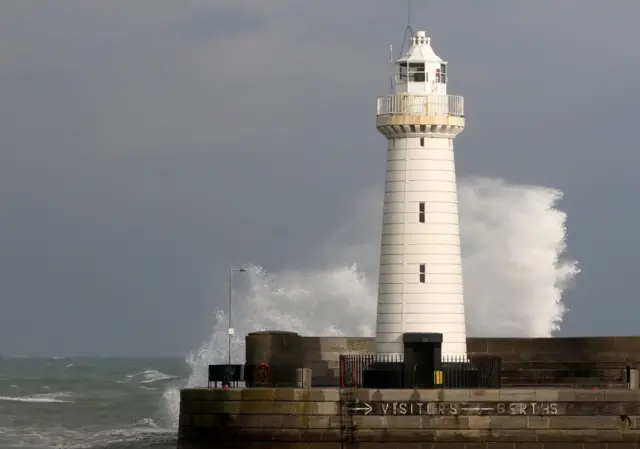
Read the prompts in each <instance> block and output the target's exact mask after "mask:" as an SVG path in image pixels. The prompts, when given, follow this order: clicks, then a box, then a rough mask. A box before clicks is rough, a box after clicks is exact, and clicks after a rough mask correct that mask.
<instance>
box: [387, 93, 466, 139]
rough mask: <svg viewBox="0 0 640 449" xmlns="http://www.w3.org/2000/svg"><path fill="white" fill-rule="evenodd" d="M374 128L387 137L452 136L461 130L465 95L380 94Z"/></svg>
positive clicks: (462, 127)
mask: <svg viewBox="0 0 640 449" xmlns="http://www.w3.org/2000/svg"><path fill="white" fill-rule="evenodd" d="M376 127H377V128H378V131H380V132H381V133H382V134H383V135H385V136H386V137H387V138H398V137H409V136H426V137H447V138H452V137H455V136H456V135H457V134H458V133H460V131H462V130H463V129H464V98H463V97H461V96H459V95H442V94H410V93H401V94H395V95H386V96H384V97H379V98H378V103H377V115H376Z"/></svg>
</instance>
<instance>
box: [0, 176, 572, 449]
mask: <svg viewBox="0 0 640 449" xmlns="http://www.w3.org/2000/svg"><path fill="white" fill-rule="evenodd" d="M458 196H459V201H460V228H461V238H462V256H463V262H462V263H463V270H464V288H465V309H466V315H467V333H468V335H469V336H486V337H492V336H502V337H507V336H510V337H549V336H551V335H553V333H554V332H555V331H557V330H558V329H559V327H560V326H561V324H562V318H563V316H564V314H565V313H566V312H567V310H566V307H565V305H564V303H563V301H562V296H563V293H564V292H565V291H566V289H567V288H570V287H571V285H572V284H573V282H574V280H575V278H576V276H577V275H578V274H579V273H580V269H579V267H578V262H577V261H576V260H573V259H571V258H570V257H568V256H567V254H566V241H565V238H566V227H565V223H566V218H567V217H566V214H565V213H564V212H563V211H562V210H560V209H559V207H558V206H559V202H560V200H561V198H562V192H560V191H558V190H555V189H550V188H546V187H541V186H532V185H519V184H510V183H507V182H505V181H503V180H499V179H486V178H467V179H462V180H461V182H460V185H459V193H458ZM380 198H381V192H380V191H379V189H372V190H371V191H369V192H367V193H366V194H365V195H363V197H362V198H361V199H360V200H359V201H358V203H357V204H355V205H354V207H353V209H352V215H351V216H349V217H348V218H347V220H346V222H345V223H344V224H343V226H341V227H339V228H338V229H337V230H335V232H333V233H332V234H331V235H330V236H329V238H327V240H326V241H324V242H322V243H321V245H320V246H319V247H317V248H309V251H310V253H311V254H313V262H314V263H313V265H314V266H315V267H316V268H308V269H306V270H289V271H283V272H277V273H270V272H268V271H266V270H265V269H263V268H262V267H260V266H257V265H246V266H245V268H247V271H246V273H242V274H238V277H237V278H236V283H235V284H234V289H235V295H234V306H233V307H234V317H235V323H236V324H235V328H236V335H235V336H234V337H233V340H232V347H233V353H232V359H233V360H234V363H241V362H242V361H243V360H244V347H243V344H244V336H245V335H246V334H247V333H249V332H253V331H259V330H266V329H278V330H290V331H294V332H299V333H300V334H302V335H317V336H330V335H333V336H340V335H350V336H372V335H373V332H374V329H375V315H376V290H377V285H376V280H377V264H378V260H379V251H380V248H379V244H380V227H381V220H380V217H381V213H382V210H381V204H380ZM227 288H228V286H227V285H220V286H217V287H216V289H217V290H216V291H212V292H211V296H212V297H226V291H227ZM210 330H211V335H210V337H209V338H208V339H206V340H205V341H203V342H202V343H201V344H199V345H198V344H194V350H193V351H192V352H191V353H190V354H189V355H187V357H186V358H120V359H115V358H112V359H109V358H49V359H33V358H17V357H13V358H12V357H5V358H0V449H10V448H17V447H19V448H25V449H26V448H34V449H35V448H47V449H55V448H60V449H80V448H83V449H93V448H96V449H97V448H111V449H117V448H129V449H137V448H156V449H169V448H171V449H174V448H175V447H176V436H177V425H178V415H179V393H180V388H183V387H203V386H205V385H206V381H207V379H206V376H207V365H208V364H212V363H225V362H226V360H227V355H228V354H227V338H228V336H227V318H226V316H225V310H215V311H214V310H212V315H211V324H210Z"/></svg>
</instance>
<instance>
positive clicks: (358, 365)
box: [340, 354, 404, 388]
mask: <svg viewBox="0 0 640 449" xmlns="http://www.w3.org/2000/svg"><path fill="white" fill-rule="evenodd" d="M403 363H404V360H403V357H402V356H401V355H395V354H349V355H341V356H340V386H341V387H342V388H361V387H362V386H363V385H364V383H365V373H367V372H368V371H370V370H371V369H372V368H373V367H375V366H376V365H386V366H389V367H394V366H395V367H396V369H397V368H398V367H401V366H402V365H403ZM389 371H391V372H392V373H393V372H394V370H393V369H390V370H389ZM389 376H393V374H390V375H389ZM396 376H397V374H396ZM391 383H394V382H393V381H392V382H391ZM390 388H393V387H390Z"/></svg>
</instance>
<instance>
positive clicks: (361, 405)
mask: <svg viewBox="0 0 640 449" xmlns="http://www.w3.org/2000/svg"><path fill="white" fill-rule="evenodd" d="M349 411H350V412H351V413H352V414H354V415H368V414H369V413H371V412H372V411H373V407H372V406H371V404H369V403H367V402H356V404H355V407H352V408H350V409H349ZM358 412H360V413H358Z"/></svg>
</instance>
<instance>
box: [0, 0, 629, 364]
mask: <svg viewBox="0 0 640 449" xmlns="http://www.w3.org/2000/svg"><path fill="white" fill-rule="evenodd" d="M432 3H433V5H432ZM413 9H414V14H413V18H412V22H413V25H414V28H426V29H427V30H428V33H429V35H431V36H432V38H433V43H434V47H435V49H436V52H437V53H438V54H439V55H441V56H442V57H443V58H444V59H446V60H448V61H449V62H450V64H451V65H450V70H451V73H450V76H451V86H450V87H451V89H452V91H454V93H460V94H462V95H464V96H465V103H466V105H467V116H468V128H467V129H466V130H465V132H464V133H462V135H461V136H460V137H459V139H458V141H457V146H458V150H457V151H458V153H457V154H458V156H457V157H458V166H459V168H460V171H461V173H462V175H468V174H474V175H490V176H502V177H506V178H507V179H509V180H512V181H517V182H526V183H535V184H542V185H549V186H553V187H558V188H560V189H562V190H563V191H565V193H566V196H565V201H564V202H563V204H562V207H563V209H565V210H566V211H567V212H568V213H569V222H568V227H569V238H570V240H569V244H570V249H571V251H572V253H573V255H575V256H576V257H577V258H578V259H579V260H580V261H581V264H582V267H583V269H584V274H583V275H582V276H581V277H580V279H579V282H578V285H577V287H576V289H575V290H574V291H572V292H571V294H570V296H569V306H570V308H571V314H570V315H568V317H567V320H566V325H565V327H564V332H566V333H568V334H576V333H578V334H580V333H582V334H585V333H591V332H600V333H634V332H635V327H636V326H635V321H634V317H635V315H636V314H637V313H636V312H637V311H638V306H637V304H635V289H634V288H633V283H632V282H631V279H633V277H634V267H635V266H636V255H637V254H638V252H639V250H640V248H639V245H640V243H639V242H638V240H637V238H636V229H638V227H640V214H638V212H637V208H635V207H634V206H633V205H634V204H635V196H636V195H635V191H637V189H638V182H637V175H636V173H635V167H637V165H638V162H639V158H640V156H639V155H638V151H637V142H636V138H635V129H636V127H637V125H636V116H637V104H638V100H639V98H640V96H639V94H638V91H637V89H636V87H635V85H636V79H637V78H638V76H639V75H640V62H639V60H638V58H637V57H635V54H636V52H637V51H636V47H635V45H636V44H635V42H637V40H638V37H640V31H638V28H637V26H635V21H636V18H637V17H638V15H639V14H640V3H638V2H636V1H625V0H618V1H617V2H616V8H612V7H611V5H609V4H607V3H603V2H597V1H595V0H583V1H580V2H578V1H570V0H565V1H563V2H558V1H555V0H541V1H537V2H526V1H516V2H514V1H506V0H492V1H485V2H439V3H434V2H429V5H428V6H425V5H422V4H420V3H417V2H414V8H413ZM405 22H406V11H405V10H404V8H403V7H402V6H399V5H398V4H397V2H391V1H382V0H380V1H376V2H371V1H365V0H358V1H353V2H336V1H332V2H316V3H313V4H308V3H304V2H294V1H289V0H286V1H285V0H282V1H278V2H267V1H264V2H262V1H261V2H251V1H233V2H232V1H219V2H216V5H212V4H208V3H207V2H204V1H196V0H193V1H184V2H175V1H169V0H148V1H146V0H140V1H136V2H118V1H113V2H83V1H70V0H60V1H57V2H46V3H45V2H38V1H30V0H19V1H3V2H0V64H1V67H2V70H0V301H1V305H2V313H0V353H13V354H16V353H30V354H34V353H45V354H56V353H57V354H60V353H67V354H82V353H84V354H87V353H94V354H141V353H142V354H144V353H147V354H152V353H156V354H175V353H182V352H185V351H186V350H188V349H189V348H191V347H193V346H194V345H195V344H196V343H197V342H198V340H199V339H201V338H204V337H205V335H206V334H207V333H208V326H209V324H210V318H209V312H210V310H211V308H212V306H213V305H214V304H218V303H222V302H224V300H225V288H224V281H225V273H226V270H227V268H228V267H229V266H233V265H237V264H240V263H247V262H255V263H263V264H266V265H267V267H268V268H270V269H273V270H275V269H279V268H283V267H291V266H295V267H302V268H304V267H308V266H311V265H312V264H313V263H314V260H313V257H312V255H310V254H309V253H310V250H311V249H312V248H315V246H316V245H317V244H318V242H321V241H322V240H323V239H324V237H325V236H326V235H328V234H329V233H330V232H331V230H332V229H334V228H335V227H336V226H337V225H338V224H340V223H341V222H342V221H343V219H342V218H341V217H344V216H345V215H346V214H348V213H349V210H350V208H351V206H352V204H353V203H352V202H353V201H355V199H356V198H359V197H360V192H361V191H362V190H363V189H365V188H367V187H368V186H370V185H373V184H375V185H379V183H380V182H381V178H380V177H381V176H382V173H383V172H384V166H383V164H384V148H385V144H384V142H383V140H382V138H381V137H380V136H378V135H377V133H376V131H375V129H374V126H373V120H374V117H373V107H374V105H375V97H376V96H377V95H384V94H386V93H387V90H388V83H389V81H388V77H389V61H388V59H389V55H388V53H389V51H388V48H389V44H390V43H393V44H394V48H395V50H396V51H397V50H398V49H399V48H400V43H401V42H400V40H401V38H402V34H403V30H404V27H405V24H406V23H405ZM328 180H330V181H329V182H328ZM603 255H606V257H603ZM602 298H607V301H606V302H604V301H602Z"/></svg>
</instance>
